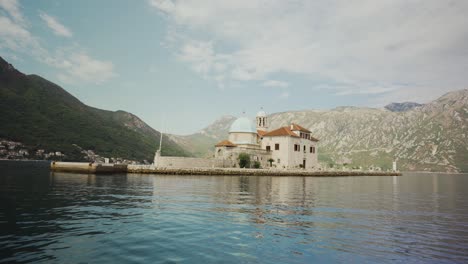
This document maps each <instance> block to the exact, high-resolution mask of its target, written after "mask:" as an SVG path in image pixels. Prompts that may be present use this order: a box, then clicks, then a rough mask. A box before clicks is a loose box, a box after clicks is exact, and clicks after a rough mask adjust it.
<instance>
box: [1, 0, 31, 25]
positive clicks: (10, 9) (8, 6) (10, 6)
mask: <svg viewBox="0 0 468 264" xmlns="http://www.w3.org/2000/svg"><path fill="white" fill-rule="evenodd" d="M0 8H2V9H3V10H5V11H6V12H7V13H8V14H9V15H10V17H11V18H12V19H13V20H14V21H15V22H16V23H19V24H25V19H24V17H23V14H22V13H21V11H20V4H19V2H18V1H17V0H0Z"/></svg>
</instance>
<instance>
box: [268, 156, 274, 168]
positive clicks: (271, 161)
mask: <svg viewBox="0 0 468 264" xmlns="http://www.w3.org/2000/svg"><path fill="white" fill-rule="evenodd" d="M273 161H275V160H274V159H272V158H270V159H268V162H270V167H273Z"/></svg>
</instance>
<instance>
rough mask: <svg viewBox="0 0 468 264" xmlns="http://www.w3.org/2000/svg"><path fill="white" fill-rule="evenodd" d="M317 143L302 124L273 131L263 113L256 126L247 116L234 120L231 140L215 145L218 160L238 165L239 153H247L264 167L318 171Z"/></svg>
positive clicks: (230, 133)
mask: <svg viewBox="0 0 468 264" xmlns="http://www.w3.org/2000/svg"><path fill="white" fill-rule="evenodd" d="M317 142H318V139H316V138H315V137H313V136H312V133H311V131H310V130H308V129H306V128H304V127H302V126H300V125H298V124H294V123H292V124H290V125H289V126H284V127H280V128H276V129H273V130H269V122H268V116H267V114H266V113H265V112H264V111H260V112H258V113H257V116H256V124H255V125H254V124H253V122H252V121H251V120H250V119H249V118H247V117H240V118H238V119H237V120H236V121H234V123H233V124H232V125H231V127H230V129H229V135H228V139H227V140H223V141H221V142H219V143H218V144H216V145H215V158H216V159H220V160H227V161H231V162H232V164H237V163H238V162H236V161H237V159H238V157H239V154H240V153H246V154H248V155H249V156H250V159H251V161H252V162H254V161H258V162H259V163H260V165H261V167H263V168H267V167H270V166H271V167H275V168H283V169H295V168H305V169H314V168H317V167H318V161H317V155H318V153H317ZM270 161H271V162H270Z"/></svg>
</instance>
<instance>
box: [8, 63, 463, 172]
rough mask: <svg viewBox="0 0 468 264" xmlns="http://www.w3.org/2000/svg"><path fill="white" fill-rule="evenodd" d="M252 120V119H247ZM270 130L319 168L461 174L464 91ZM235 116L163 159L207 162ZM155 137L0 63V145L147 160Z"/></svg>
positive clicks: (72, 156)
mask: <svg viewBox="0 0 468 264" xmlns="http://www.w3.org/2000/svg"><path fill="white" fill-rule="evenodd" d="M252 118H254V117H253V116H252ZM269 118H270V128H271V129H273V128H277V127H280V126H284V125H288V124H289V123H291V122H295V123H298V124H300V125H302V126H304V127H306V128H308V129H310V130H311V131H312V132H313V135H314V136H315V137H318V138H319V139H320V141H319V147H318V149H319V161H320V162H321V164H322V165H323V166H324V167H330V166H337V165H340V164H341V165H342V164H347V166H349V167H358V166H362V167H364V168H368V167H380V168H383V169H388V168H390V167H391V163H392V161H393V160H397V162H398V166H399V168H400V169H402V170H432V171H468V90H460V91H455V92H450V93H447V94H445V95H444V96H442V97H440V98H439V99H437V100H434V101H433V102H430V103H427V104H425V105H421V104H417V103H392V104H390V105H387V106H386V107H385V108H383V109H377V108H359V107H338V108H335V109H332V110H327V111H322V110H306V111H290V112H282V113H274V114H271V115H270V116H269ZM235 119H236V117H234V116H224V117H221V118H220V119H218V120H216V121H215V122H214V123H213V124H211V125H210V126H208V127H206V128H205V129H203V130H201V131H199V132H198V133H195V134H193V135H189V136H177V135H167V136H166V135H165V136H164V140H163V142H164V143H163V144H164V147H163V155H168V156H175V155H180V156H198V157H211V156H212V155H213V150H214V144H215V143H216V142H218V141H221V140H222V139H225V138H226V137H227V134H228V130H229V127H230V125H231V124H232V122H234V120H235ZM159 135H160V133H159V132H158V131H156V130H154V129H153V128H151V127H150V126H148V125H147V124H146V123H145V122H143V121H142V120H141V119H140V118H138V117H137V116H135V115H133V114H131V113H128V112H124V111H115V112H113V111H106V110H101V109H97V108H93V107H90V106H87V105H85V104H83V103H82V102H80V101H79V100H78V99H77V98H75V97H73V96H72V95H71V94H69V93H68V92H66V91H65V90H64V89H62V88H61V87H59V86H58V85H56V84H54V83H52V82H49V81H47V80H45V79H43V78H41V77H40V76H37V75H25V74H23V73H21V72H19V71H18V70H16V69H15V68H14V67H13V66H12V65H11V64H9V63H8V62H6V61H4V60H3V59H2V58H0V139H7V140H13V141H17V142H21V143H23V144H24V145H27V146H30V147H31V148H32V149H39V148H40V149H45V150H46V151H61V152H63V153H64V154H65V155H67V157H68V159H69V160H79V159H81V158H82V154H81V153H80V152H79V151H78V148H77V147H76V146H75V145H77V146H79V147H80V148H82V149H84V150H92V151H94V152H96V153H97V154H100V155H102V156H107V157H123V158H126V159H133V160H139V161H142V160H145V159H146V160H151V159H152V158H153V155H154V152H155V150H156V149H157V148H158V144H159Z"/></svg>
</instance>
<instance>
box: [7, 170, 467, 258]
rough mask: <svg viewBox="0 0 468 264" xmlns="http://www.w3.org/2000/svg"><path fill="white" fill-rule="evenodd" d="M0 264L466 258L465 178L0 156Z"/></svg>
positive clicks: (440, 175)
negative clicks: (176, 170)
mask: <svg viewBox="0 0 468 264" xmlns="http://www.w3.org/2000/svg"><path fill="white" fill-rule="evenodd" d="M41 164H42V165H41ZM0 262H2V263H11V262H45V263H102V262H108V263H158V262H159V263H179V262H186V263H219V262H222V263H239V262H241V263H286V262H287V263H311V262H322V263H323V262H346V263H349V262H352V263H353V262H354V263H366V262H367V263H376V262H378V263H386V262H402V263H421V262H423V263H427V262H429V263H463V262H465V263H466V262H468V175H450V174H405V175H404V176H402V177H342V178H312V177H311V178H301V177H232V176H231V177H224V176H219V177H215V176H158V175H135V174H128V175H125V174H122V175H83V174H66V173H50V172H49V171H48V169H47V167H45V166H44V164H43V163H24V162H0Z"/></svg>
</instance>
